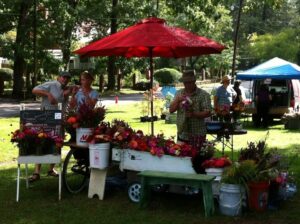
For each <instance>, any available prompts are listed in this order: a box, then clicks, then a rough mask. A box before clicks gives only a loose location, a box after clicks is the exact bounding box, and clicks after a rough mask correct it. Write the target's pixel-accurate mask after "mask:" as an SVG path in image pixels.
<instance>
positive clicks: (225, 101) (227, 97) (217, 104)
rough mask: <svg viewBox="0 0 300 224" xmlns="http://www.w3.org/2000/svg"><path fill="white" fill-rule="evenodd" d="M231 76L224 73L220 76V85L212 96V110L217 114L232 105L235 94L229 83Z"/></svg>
mask: <svg viewBox="0 0 300 224" xmlns="http://www.w3.org/2000/svg"><path fill="white" fill-rule="evenodd" d="M230 80H231V76H230V75H225V76H223V78H222V81H221V84H222V85H221V86H220V87H218V89H217V92H216V95H215V96H214V110H215V112H216V113H217V114H218V113H219V112H220V111H221V110H226V108H227V109H228V112H229V110H230V107H231V106H232V103H233V101H234V99H235V98H236V96H237V94H236V92H235V91H234V89H233V88H232V86H231V85H230Z"/></svg>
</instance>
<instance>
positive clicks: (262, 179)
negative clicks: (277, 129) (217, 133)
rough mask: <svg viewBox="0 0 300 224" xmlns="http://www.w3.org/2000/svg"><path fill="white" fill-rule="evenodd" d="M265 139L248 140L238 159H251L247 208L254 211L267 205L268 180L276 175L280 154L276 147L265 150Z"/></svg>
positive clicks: (277, 173)
mask: <svg viewBox="0 0 300 224" xmlns="http://www.w3.org/2000/svg"><path fill="white" fill-rule="evenodd" d="M268 134H269V133H267V135H266V137H265V139H264V140H262V141H258V142H249V143H248V145H247V147H246V148H242V149H241V152H240V156H239V161H244V160H252V161H253V162H254V166H255V170H254V171H255V172H253V173H252V176H251V177H250V178H249V180H248V189H249V190H248V202H249V208H250V209H253V210H256V211H264V210H265V209H266V208H267V205H268V196H269V186H270V181H271V180H273V179H275V178H276V177H277V176H278V175H279V172H278V169H277V166H278V164H279V162H280V157H281V156H280V155H279V154H278V152H277V150H276V149H270V150H268V151H267V150H266V139H267V137H268Z"/></svg>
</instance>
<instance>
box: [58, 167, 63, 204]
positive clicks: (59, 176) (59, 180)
mask: <svg viewBox="0 0 300 224" xmlns="http://www.w3.org/2000/svg"><path fill="white" fill-rule="evenodd" d="M61 174H62V168H61V163H60V164H59V173H58V178H59V179H58V200H59V201H60V200H61Z"/></svg>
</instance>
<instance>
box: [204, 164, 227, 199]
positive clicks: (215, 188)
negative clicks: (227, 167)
mask: <svg viewBox="0 0 300 224" xmlns="http://www.w3.org/2000/svg"><path fill="white" fill-rule="evenodd" d="M223 171H224V168H206V169H205V172H206V174H207V175H211V176H215V177H216V178H215V179H214V181H213V183H212V192H213V195H214V196H219V194H220V186H221V183H220V181H221V177H222V173H223Z"/></svg>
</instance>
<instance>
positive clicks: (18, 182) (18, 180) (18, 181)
mask: <svg viewBox="0 0 300 224" xmlns="http://www.w3.org/2000/svg"><path fill="white" fill-rule="evenodd" d="M19 195H20V164H18V170H17V196H16V201H17V202H18V201H19Z"/></svg>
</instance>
